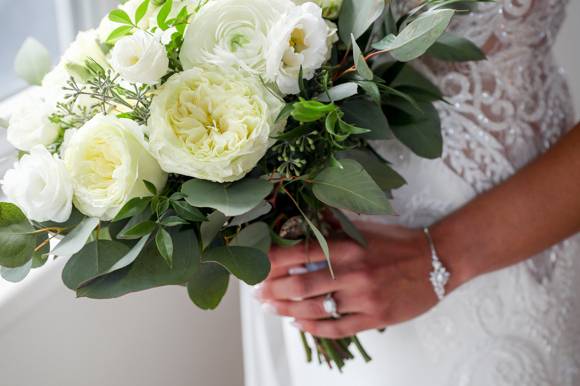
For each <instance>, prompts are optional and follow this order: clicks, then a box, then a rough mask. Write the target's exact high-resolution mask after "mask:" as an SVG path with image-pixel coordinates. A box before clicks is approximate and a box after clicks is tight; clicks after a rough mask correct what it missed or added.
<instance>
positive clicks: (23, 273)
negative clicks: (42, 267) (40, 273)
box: [0, 259, 32, 283]
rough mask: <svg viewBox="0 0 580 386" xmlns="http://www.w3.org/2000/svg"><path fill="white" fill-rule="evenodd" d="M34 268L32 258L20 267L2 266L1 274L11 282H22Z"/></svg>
mask: <svg viewBox="0 0 580 386" xmlns="http://www.w3.org/2000/svg"><path fill="white" fill-rule="evenodd" d="M31 269H32V259H30V260H28V262H27V263H26V264H24V265H22V266H20V267H16V268H7V267H0V276H2V278H3V279H4V280H6V281H9V282H11V283H20V282H21V281H22V280H24V279H26V277H27V276H28V274H29V273H30V270H31Z"/></svg>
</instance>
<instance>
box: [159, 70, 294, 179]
mask: <svg viewBox="0 0 580 386" xmlns="http://www.w3.org/2000/svg"><path fill="white" fill-rule="evenodd" d="M282 108H283V102H282V101H280V100H279V99H277V98H275V97H274V96H273V95H272V94H271V93H269V92H268V90H266V88H265V87H264V86H263V85H262V83H261V82H260V80H259V79H258V78H256V77H253V76H251V75H249V74H247V73H245V72H242V71H241V70H238V69H235V68H230V69H228V68H220V67H215V66H212V67H207V66H206V67H196V68H193V69H191V70H187V71H185V72H183V73H180V74H176V75H174V76H172V77H171V78H170V79H169V80H168V81H167V83H165V84H164V85H163V86H162V87H161V88H160V89H159V90H158V94H157V96H155V98H154V99H153V102H152V104H151V118H150V120H149V124H148V127H149V130H150V132H149V142H150V146H151V151H152V153H153V154H154V155H155V157H156V158H157V160H158V161H159V163H160V164H161V167H162V168H163V170H165V171H166V172H168V173H177V174H182V175H186V176H190V177H195V178H199V179H204V180H210V181H215V182H229V181H236V180H239V179H241V178H243V177H244V176H245V175H246V174H247V173H248V172H249V171H250V170H252V169H253V168H254V167H255V166H256V165H257V163H258V161H259V160H260V159H261V158H262V157H263V156H264V155H265V154H266V151H267V150H268V147H269V146H270V145H271V144H272V143H273V142H272V139H271V137H272V135H274V134H275V133H276V132H277V130H278V128H279V126H280V127H283V125H284V122H280V124H279V126H278V125H275V119H276V117H277V116H278V114H279V113H280V111H281V110H282Z"/></svg>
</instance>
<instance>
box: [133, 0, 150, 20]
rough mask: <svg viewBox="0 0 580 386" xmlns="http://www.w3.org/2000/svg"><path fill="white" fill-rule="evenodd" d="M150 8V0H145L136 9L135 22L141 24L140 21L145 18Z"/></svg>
mask: <svg viewBox="0 0 580 386" xmlns="http://www.w3.org/2000/svg"><path fill="white" fill-rule="evenodd" d="M148 9H149V0H145V1H143V2H142V3H141V5H139V7H138V8H137V10H136V11H135V24H139V22H140V21H141V20H142V19H143V17H144V16H145V14H146V13H147V10H148Z"/></svg>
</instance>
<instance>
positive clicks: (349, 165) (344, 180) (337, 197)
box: [313, 159, 392, 215]
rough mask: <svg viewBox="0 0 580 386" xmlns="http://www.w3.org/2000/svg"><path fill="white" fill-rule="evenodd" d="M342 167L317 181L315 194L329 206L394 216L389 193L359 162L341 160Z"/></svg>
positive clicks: (321, 175)
mask: <svg viewBox="0 0 580 386" xmlns="http://www.w3.org/2000/svg"><path fill="white" fill-rule="evenodd" d="M341 164H342V168H340V167H337V166H331V167H328V168H326V169H324V170H323V171H322V172H321V173H320V174H318V176H316V178H315V179H314V182H313V183H314V186H313V192H314V195H315V196H316V198H318V199H319V200H320V201H322V202H324V203H325V204H327V205H329V206H331V207H334V208H339V209H346V210H350V211H353V212H355V213H363V214H371V215H381V214H383V215H384V214H392V209H391V205H390V203H389V200H388V199H387V196H386V195H385V193H384V192H383V191H382V190H381V188H379V186H378V185H377V183H376V182H375V181H374V180H373V179H372V178H371V176H370V175H369V174H368V173H367V172H366V171H365V170H364V168H363V167H362V166H361V164H359V163H358V162H356V161H354V160H350V159H345V160H343V161H341Z"/></svg>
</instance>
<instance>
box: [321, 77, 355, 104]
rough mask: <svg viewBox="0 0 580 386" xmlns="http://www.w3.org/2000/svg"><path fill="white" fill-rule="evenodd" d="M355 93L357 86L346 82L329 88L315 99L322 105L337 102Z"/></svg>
mask: <svg viewBox="0 0 580 386" xmlns="http://www.w3.org/2000/svg"><path fill="white" fill-rule="evenodd" d="M357 93H358V84H357V83H356V82H347V83H341V84H339V85H336V86H334V87H331V88H329V89H328V90H327V91H326V92H325V93H322V94H320V95H319V96H318V98H317V99H318V100H319V101H321V102H324V103H329V102H338V101H341V100H343V99H347V98H350V97H351V96H354V95H356V94H357Z"/></svg>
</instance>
